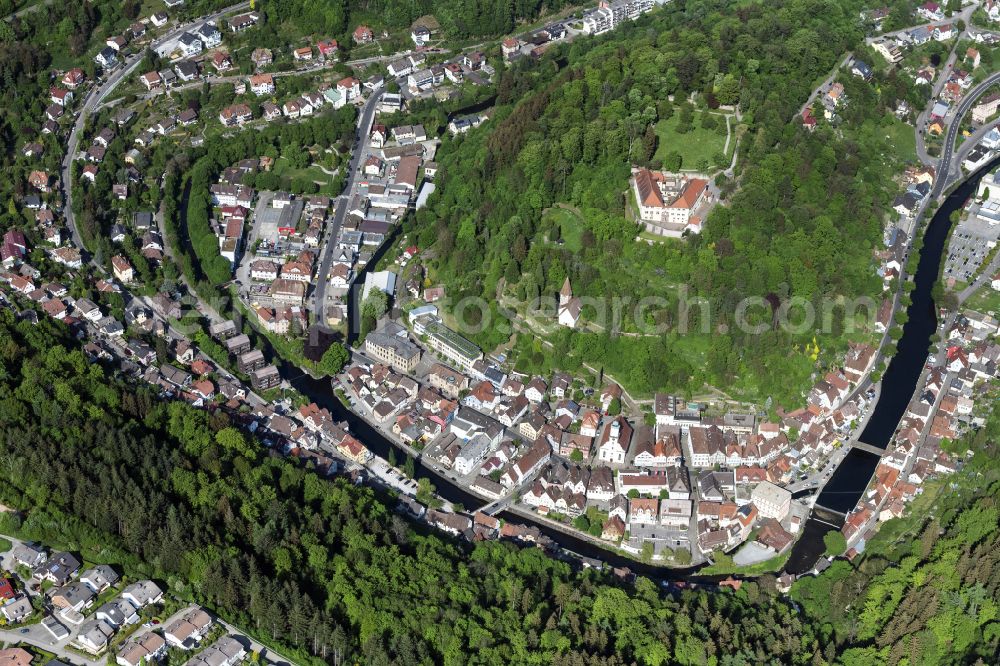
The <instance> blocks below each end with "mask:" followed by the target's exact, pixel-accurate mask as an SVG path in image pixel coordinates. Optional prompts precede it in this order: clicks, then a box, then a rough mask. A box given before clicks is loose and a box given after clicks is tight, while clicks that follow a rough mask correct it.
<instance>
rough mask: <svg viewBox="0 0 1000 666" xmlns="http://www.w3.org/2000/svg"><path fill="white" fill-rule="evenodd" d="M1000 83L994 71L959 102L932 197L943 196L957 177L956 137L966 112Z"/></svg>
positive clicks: (947, 137) (949, 128)
mask: <svg viewBox="0 0 1000 666" xmlns="http://www.w3.org/2000/svg"><path fill="white" fill-rule="evenodd" d="M997 83H1000V72H994V73H993V74H990V75H989V76H988V77H987V78H986V79H984V80H983V82H982V83H980V84H979V85H977V86H976V87H974V88H973V89H972V90H970V91H969V92H968V94H966V95H965V97H963V98H962V101H961V102H959V103H958V106H957V107H956V109H955V115H954V117H953V118H952V119H951V123H950V124H949V125H948V131H947V132H946V133H945V138H944V145H943V146H942V148H941V158H940V160H939V161H938V167H937V177H936V178H935V179H934V187H933V189H931V196H930V199H931V200H934V199H937V198H938V197H939V196H941V193H942V192H943V191H944V189H945V188H946V187H947V186H948V185H950V184H951V183H952V182H953V181H954V180H955V179H953V178H952V177H951V175H952V174H951V168H952V157H953V156H954V151H955V139H956V138H957V136H958V131H959V126H960V125H961V124H962V119H963V118H964V117H965V114H966V113H968V112H969V109H971V108H972V106H973V105H974V104H975V102H976V100H978V99H979V97H980V96H981V95H982V94H983V93H984V92H986V91H987V90H988V89H989V88H990V87H991V86H993V85H995V84H997ZM957 176H961V168H959V169H958V174H957Z"/></svg>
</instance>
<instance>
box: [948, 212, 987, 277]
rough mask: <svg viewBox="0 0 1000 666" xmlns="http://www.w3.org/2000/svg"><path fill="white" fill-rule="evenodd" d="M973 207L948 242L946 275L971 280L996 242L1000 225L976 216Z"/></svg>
mask: <svg viewBox="0 0 1000 666" xmlns="http://www.w3.org/2000/svg"><path fill="white" fill-rule="evenodd" d="M975 212H976V209H975V207H973V209H972V211H970V215H969V217H968V218H966V219H964V220H962V221H961V222H959V224H958V226H957V227H956V228H955V231H954V232H953V233H952V236H951V240H950V242H949V243H948V256H947V257H946V258H945V263H944V277H945V278H946V279H947V278H953V279H955V280H960V281H963V282H971V281H972V280H973V279H974V278H975V276H976V273H978V271H979V268H980V266H981V265H982V263H983V260H984V259H985V258H986V256H987V255H988V254H989V252H990V247H991V245H993V244H995V243H996V240H997V235H998V233H1000V227H998V226H992V227H991V225H990V224H989V223H988V222H986V221H985V220H983V219H981V218H979V217H976V216H975Z"/></svg>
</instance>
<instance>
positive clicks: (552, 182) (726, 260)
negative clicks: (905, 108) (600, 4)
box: [417, 0, 912, 404]
mask: <svg viewBox="0 0 1000 666" xmlns="http://www.w3.org/2000/svg"><path fill="white" fill-rule="evenodd" d="M860 8H861V4H860V3H857V2H847V3H843V2H831V1H829V0H779V1H778V2H774V3H766V4H759V3H747V4H741V5H740V6H738V7H736V8H734V7H733V6H732V4H731V3H728V2H720V1H719V0H689V1H687V2H676V3H670V4H668V5H666V6H664V7H663V8H661V9H659V10H657V11H655V12H652V13H650V14H649V15H647V16H645V17H643V18H642V19H640V20H638V21H636V22H634V23H629V24H625V25H622V26H621V27H619V28H618V29H616V30H615V31H614V32H613V33H610V34H609V35H607V36H603V37H601V38H597V39H579V40H575V41H574V42H572V44H571V45H569V46H564V47H562V48H560V49H552V50H550V51H549V52H547V53H546V55H545V56H544V57H543V58H542V59H541V61H540V62H539V63H527V64H523V63H519V64H514V65H512V66H510V68H508V69H507V70H505V71H504V72H503V73H502V74H501V78H500V80H499V83H498V99H497V106H496V107H495V109H494V110H493V117H492V119H491V120H490V122H489V123H487V124H486V125H484V128H483V129H481V130H479V131H477V132H473V133H472V134H470V135H469V136H467V137H464V138H460V139H457V140H453V141H450V142H447V141H446V143H445V145H444V146H443V147H442V149H441V150H440V151H439V154H438V158H437V159H438V161H439V163H440V164H441V168H440V176H439V177H438V180H439V183H438V189H437V193H436V196H435V197H434V198H433V199H432V202H431V204H430V205H429V207H427V208H426V209H424V210H421V211H418V215H417V221H418V223H417V229H418V230H419V231H420V238H421V244H422V245H426V244H431V243H434V244H436V248H437V253H436V254H437V256H438V257H439V262H438V265H437V266H436V269H437V273H436V275H437V277H438V278H439V279H440V280H442V281H443V282H445V283H446V284H447V285H448V286H449V289H450V291H449V295H450V296H451V297H452V298H453V300H458V299H461V298H462V297H465V296H481V297H484V298H486V299H487V300H490V301H495V300H496V299H497V293H498V287H502V290H501V291H503V292H504V295H505V297H507V298H511V299H516V300H517V301H518V302H530V301H531V300H532V299H534V298H537V297H539V296H543V297H553V296H554V295H555V293H556V292H557V291H558V289H559V288H560V287H561V285H562V282H563V280H564V279H565V277H567V276H569V277H570V279H571V280H572V284H573V290H574V293H575V295H579V296H589V297H593V298H595V299H611V298H612V297H622V296H629V297H631V298H633V300H635V299H638V298H642V297H645V296H659V297H662V298H664V299H666V301H667V302H668V304H669V305H667V306H666V307H664V308H662V310H660V311H654V312H651V313H649V314H648V315H647V322H645V323H649V324H665V325H666V326H667V327H668V328H669V329H670V332H669V333H667V334H665V335H653V336H651V337H644V338H638V339H637V338H620V337H617V335H615V333H614V332H613V331H607V330H605V332H604V333H603V334H602V333H600V332H592V331H591V332H586V333H583V332H581V333H576V334H574V335H572V336H571V337H569V338H568V339H566V340H562V341H560V342H559V346H558V348H557V349H558V352H559V356H560V358H563V357H564V356H566V355H570V354H571V355H572V356H574V357H575V358H576V359H579V360H583V361H588V362H590V363H591V364H592V365H594V366H601V367H604V368H606V370H607V371H608V372H610V373H613V374H614V376H615V377H616V378H617V379H619V380H620V381H623V382H625V384H626V385H627V386H628V387H630V388H634V389H636V390H638V391H639V392H640V393H646V392H651V391H653V390H659V389H664V388H669V389H673V390H680V391H684V390H688V391H697V390H699V389H700V388H701V386H702V385H703V384H704V383H706V382H707V383H710V384H714V385H716V386H720V387H722V388H724V389H725V390H727V391H728V390H731V389H735V390H736V392H737V394H739V393H744V394H746V395H748V396H752V397H756V398H759V399H763V398H765V397H767V396H768V395H773V396H774V397H775V399H776V400H779V401H780V402H782V403H784V404H794V403H795V402H796V401H797V399H798V396H799V391H801V389H803V388H804V386H805V385H806V383H807V382H808V378H809V375H810V374H811V373H812V372H813V371H814V369H815V366H814V364H813V363H812V361H811V359H808V358H807V357H806V355H805V354H796V353H794V350H795V349H796V348H798V349H800V350H801V349H803V348H804V346H805V344H807V343H808V344H810V345H811V343H812V342H813V340H812V338H813V336H814V335H819V340H818V342H819V345H820V347H821V350H822V351H821V362H832V360H833V359H834V357H835V352H837V351H840V350H842V349H843V348H844V346H845V343H846V341H847V336H846V335H845V328H846V327H847V324H848V323H850V322H849V316H848V317H845V314H844V311H843V310H842V309H840V308H837V309H836V310H835V311H834V314H833V322H832V325H831V328H830V330H829V331H828V332H826V333H823V332H817V331H815V330H808V331H806V332H804V333H801V332H800V333H799V334H798V335H791V334H788V333H785V332H782V331H778V330H769V331H766V332H765V333H764V334H762V335H749V334H744V333H741V332H740V331H739V330H738V329H737V327H735V326H733V321H734V313H735V311H736V305H737V303H738V302H739V301H740V300H741V299H742V298H744V297H746V296H756V297H768V298H769V299H770V300H773V302H774V303H783V302H785V301H788V300H789V299H791V298H799V299H802V300H804V301H807V302H810V303H813V304H815V305H817V311H821V310H820V308H819V307H818V306H819V304H820V301H821V299H823V298H824V297H836V296H845V297H848V298H850V297H853V296H858V295H865V294H872V295H873V294H875V293H877V292H878V291H879V289H880V284H879V281H878V280H877V278H876V277H875V275H874V271H873V265H872V259H871V251H872V249H873V248H874V247H875V246H876V244H877V243H879V242H880V236H881V228H882V218H883V214H884V213H885V211H886V210H887V209H888V208H887V204H888V202H889V201H891V197H892V195H893V190H894V188H895V184H894V183H893V181H892V178H893V176H894V175H895V174H896V173H898V172H899V171H900V170H901V169H900V167H901V161H900V160H898V159H896V155H895V153H894V152H893V149H892V145H891V142H890V141H888V135H887V133H886V132H885V131H883V129H884V128H885V127H888V126H890V125H892V124H893V123H894V122H895V121H894V119H893V118H892V114H891V112H890V109H891V107H892V105H894V104H895V100H896V99H897V96H898V95H899V94H900V92H902V93H906V92H907V90H905V88H906V85H905V84H901V85H897V84H898V82H895V81H894V82H893V83H892V85H887V86H886V89H885V94H882V95H880V94H879V93H878V92H877V90H876V88H877V85H878V84H876V83H873V84H871V85H870V84H867V83H865V82H863V81H860V80H856V82H852V81H848V82H846V85H848V86H849V91H850V92H851V93H853V94H854V97H850V100H851V101H850V103H849V104H848V105H847V109H846V110H845V111H844V112H843V114H842V115H843V118H842V121H843V122H842V124H841V125H840V126H839V127H837V128H833V127H829V126H827V127H823V128H820V129H818V130H817V131H816V132H815V133H809V132H807V131H805V130H804V129H803V128H801V127H800V123H798V122H795V121H794V120H793V116H795V115H796V114H797V112H798V110H799V108H800V106H801V105H802V104H803V102H805V100H806V99H807V98H808V96H809V93H810V90H811V88H812V87H813V86H814V85H815V84H816V82H817V81H819V80H821V79H822V78H823V77H825V76H826V74H827V73H828V72H829V71H831V69H832V68H833V66H834V65H835V63H836V62H837V61H838V60H839V59H840V58H842V57H843V54H844V53H845V52H846V51H848V50H850V49H851V48H852V45H854V44H856V43H858V42H859V41H860V40H861V38H862V36H863V33H862V29H861V28H862V26H861V24H860V21H859V19H858V15H859V14H858V12H859V10H860ZM567 63H568V64H567ZM848 78H850V77H848ZM901 87H902V88H904V90H902V91H901V90H900V88H901ZM902 96H903V97H905V94H904V95H902ZM689 97H690V98H691V99H693V100H694V102H693V103H692V102H688V101H685V100H687V99H688V98H689ZM720 105H721V106H722V108H723V110H724V109H725V108H728V107H727V105H737V106H738V107H739V110H740V112H741V117H740V119H739V120H738V121H737V120H735V119H734V120H733V123H734V125H735V126H737V127H736V129H737V131H738V132H740V133H741V136H742V138H741V140H740V143H739V151H738V159H737V169H736V178H735V179H729V178H726V177H725V176H724V175H723V176H719V177H718V178H717V179H716V182H717V183H718V184H719V185H720V189H721V191H722V193H723V195H731V196H730V198H729V200H728V202H727V205H725V206H719V207H717V208H716V209H715V210H714V212H713V213H712V215H711V216H710V218H709V219H708V221H707V223H706V225H705V229H704V232H703V233H702V234H701V235H700V236H694V237H691V238H688V239H687V240H686V241H685V242H676V241H675V242H668V243H653V244H647V243H645V242H636V241H635V240H634V239H635V236H636V231H637V227H636V225H635V224H634V223H632V222H629V221H627V220H626V216H625V212H626V207H627V206H628V205H629V200H630V198H631V195H630V194H629V193H627V189H628V179H629V169H630V166H631V165H636V164H639V165H643V164H644V165H649V166H652V167H654V168H655V167H660V166H661V165H662V164H663V163H664V161H663V159H661V158H660V157H657V155H659V154H662V152H663V151H664V149H665V150H666V151H667V154H668V155H669V153H670V150H671V148H670V146H659V145H658V141H659V139H658V136H657V131H656V127H657V125H658V123H660V122H661V121H664V120H666V119H669V118H671V117H673V116H675V115H678V114H679V115H680V116H681V120H680V123H682V124H690V123H691V118H693V117H694V114H693V108H692V107H698V108H703V109H713V108H718V107H720ZM713 122H715V121H713ZM911 131H912V130H911ZM723 132H724V127H723ZM685 168H693V167H692V166H691V165H688V166H686V167H685ZM556 204H558V205H560V206H563V207H564V208H568V209H569V210H571V211H574V212H575V214H574V215H572V216H571V219H572V221H571V222H557V221H554V220H553V219H552V217H551V216H550V215H549V212H550V211H549V209H550V208H551V207H552V206H553V205H556ZM570 239H573V241H572V242H571V241H570ZM554 240H555V241H556V242H553V241H554ZM563 241H566V242H563ZM682 291H685V293H686V297H687V298H688V299H694V298H705V299H707V301H708V303H709V307H710V311H709V318H710V321H709V322H707V324H705V322H704V321H703V320H702V319H700V318H701V317H702V316H703V315H702V309H701V307H694V308H692V309H691V318H690V319H689V322H688V326H689V330H690V331H691V332H689V333H684V332H683V331H680V330H679V328H678V324H679V323H680V322H679V319H680V317H679V314H678V312H679V310H680V308H679V307H678V303H679V302H680V300H681V297H682ZM588 314H589V313H588V311H587V309H585V311H584V319H585V320H586V319H587V317H588ZM760 316H761V317H766V320H765V321H767V320H769V319H770V313H766V314H765V313H764V312H760ZM470 323H477V322H470ZM643 323H644V322H641V321H640V322H639V324H643ZM703 324H705V326H704V328H703ZM720 326H722V327H723V328H720ZM638 328H639V326H638V325H637V324H636V323H633V322H632V321H631V320H628V321H626V322H625V323H624V325H623V328H622V330H624V331H625V332H626V333H628V332H629V331H635V330H637V329H638ZM720 330H724V331H728V332H726V333H724V334H714V333H716V332H717V331H720ZM506 332H507V330H506V329H503V328H498V327H492V328H488V329H487V330H486V331H485V332H484V333H482V334H480V336H479V337H478V340H479V341H480V342H481V343H482V344H483V345H484V346H486V347H492V346H494V345H496V344H498V343H500V342H502V341H503V340H505V339H506ZM579 360H578V361H577V362H579ZM567 362H572V359H570V358H569V357H568V356H567ZM525 369H527V370H530V369H531V368H530V367H527V368H525Z"/></svg>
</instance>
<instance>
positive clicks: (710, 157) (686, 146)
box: [653, 111, 735, 171]
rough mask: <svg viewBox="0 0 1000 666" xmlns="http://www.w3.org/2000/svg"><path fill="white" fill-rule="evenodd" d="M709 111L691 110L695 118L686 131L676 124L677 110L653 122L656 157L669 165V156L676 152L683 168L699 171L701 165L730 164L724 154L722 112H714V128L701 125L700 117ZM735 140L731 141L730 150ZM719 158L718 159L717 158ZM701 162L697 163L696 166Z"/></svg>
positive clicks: (678, 119) (723, 121)
mask: <svg viewBox="0 0 1000 666" xmlns="http://www.w3.org/2000/svg"><path fill="white" fill-rule="evenodd" d="M707 113H708V112H705V111H701V112H697V111H696V112H695V113H694V120H693V122H692V123H691V129H690V131H688V132H685V133H683V134H682V133H680V132H678V131H677V126H678V124H679V123H680V116H681V114H680V111H674V114H673V115H672V116H670V118H667V119H666V120H661V121H660V122H658V123H656V136H657V137H658V138H659V145H657V147H656V154H655V155H654V156H653V157H654V158H655V159H658V160H663V162H664V164H665V165H669V164H670V159H669V157H668V156H669V155H670V154H671V153H677V154H678V155H680V156H681V169H682V170H684V171H695V170H698V171H700V170H702V168H703V167H705V166H707V167H708V168H711V167H723V166H727V165H728V164H729V157H728V156H726V155H725V154H724V153H723V148H725V147H726V119H725V117H724V116H723V115H721V114H713V117H714V118H715V119H716V120H717V121H718V123H719V126H718V127H717V128H715V129H705V128H703V127H702V126H701V123H702V118H703V117H704V116H705V115H706V114H707ZM733 143H735V141H733V142H730V146H729V148H730V150H731V149H732V147H733V145H732V144H733ZM720 157H721V159H720ZM699 165H700V166H699Z"/></svg>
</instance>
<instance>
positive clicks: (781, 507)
mask: <svg viewBox="0 0 1000 666" xmlns="http://www.w3.org/2000/svg"><path fill="white" fill-rule="evenodd" d="M750 500H751V501H752V502H753V503H754V505H755V506H756V507H757V511H758V512H759V513H760V515H761V517H762V518H774V519H775V520H784V518H785V516H787V515H788V508H789V506H791V503H792V494H791V493H790V492H788V491H787V490H785V489H784V488H779V487H778V486H776V485H774V484H773V483H769V482H768V481H764V482H762V483H758V484H757V486H756V487H755V488H754V489H753V491H752V492H751V493H750Z"/></svg>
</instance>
